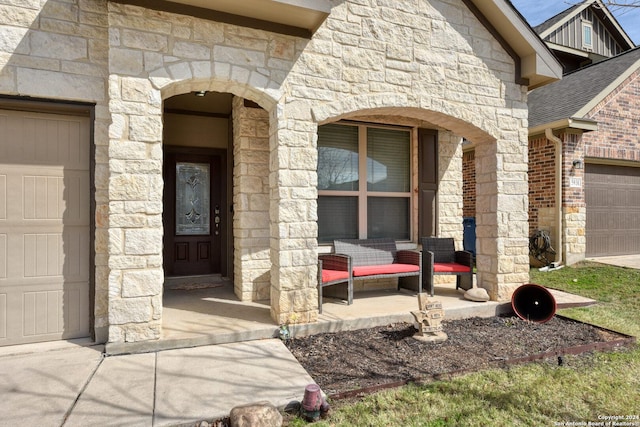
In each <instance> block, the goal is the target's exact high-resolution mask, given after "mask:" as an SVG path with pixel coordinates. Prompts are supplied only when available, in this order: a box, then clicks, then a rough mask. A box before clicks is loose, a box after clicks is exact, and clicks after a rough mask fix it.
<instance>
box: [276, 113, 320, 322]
mask: <svg viewBox="0 0 640 427" xmlns="http://www.w3.org/2000/svg"><path fill="white" fill-rule="evenodd" d="M287 113H289V116H288V117H287ZM284 117H286V120H285V119H284ZM271 130H272V132H271V138H270V152H271V155H270V175H269V185H270V188H271V194H270V199H271V204H270V223H271V317H272V318H273V319H274V320H275V321H276V322H277V323H278V324H283V323H310V322H315V321H316V320H317V318H318V293H317V292H318V291H317V279H316V274H317V246H318V243H317V236H318V225H317V180H318V178H317V172H316V168H317V156H318V153H317V148H316V143H317V125H316V124H315V123H314V122H313V121H312V120H311V118H310V114H309V108H308V107H305V106H298V107H294V106H290V107H289V108H281V107H278V108H276V109H274V110H273V112H272V114H271Z"/></svg>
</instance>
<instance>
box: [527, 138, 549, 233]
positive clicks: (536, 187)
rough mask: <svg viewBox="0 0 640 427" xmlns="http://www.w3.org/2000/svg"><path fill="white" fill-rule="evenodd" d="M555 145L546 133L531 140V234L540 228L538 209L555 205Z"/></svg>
mask: <svg viewBox="0 0 640 427" xmlns="http://www.w3.org/2000/svg"><path fill="white" fill-rule="evenodd" d="M555 185H556V181H555V147H554V144H553V143H552V142H551V141H548V140H547V138H545V136H544V135H540V136H538V137H536V138H534V139H530V140H529V235H531V234H533V232H534V231H536V230H537V229H538V228H539V223H538V210H539V209H540V208H551V207H554V206H555Z"/></svg>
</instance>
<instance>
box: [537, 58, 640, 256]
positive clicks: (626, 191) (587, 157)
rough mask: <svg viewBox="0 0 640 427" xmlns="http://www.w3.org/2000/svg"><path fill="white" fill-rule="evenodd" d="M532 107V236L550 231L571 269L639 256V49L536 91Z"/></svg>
mask: <svg viewBox="0 0 640 427" xmlns="http://www.w3.org/2000/svg"><path fill="white" fill-rule="evenodd" d="M529 108H530V115H529V135H530V136H529V145H530V151H529V165H530V166H529V176H530V177H529V179H530V188H529V195H530V201H529V206H530V208H529V214H530V219H529V221H530V231H533V230H536V229H543V230H547V231H550V232H551V234H552V237H553V241H554V243H553V246H554V247H555V249H556V250H557V251H559V252H560V255H561V257H562V258H561V259H564V260H565V262H566V263H568V264H572V263H574V262H576V261H580V260H583V259H584V258H585V257H593V256H603V255H629V254H639V255H640V131H639V129H640V48H636V49H634V50H631V51H628V52H626V53H623V54H621V55H619V56H616V57H614V58H611V59H608V60H606V61H602V62H599V63H597V64H593V65H590V66H588V67H586V68H583V69H581V70H578V71H574V72H573V73H569V74H567V75H565V76H564V77H563V79H562V80H561V81H559V82H556V83H554V84H551V85H549V86H548V87H545V88H540V89H536V90H534V91H533V92H531V94H530V95H529ZM549 132H552V133H553V134H552V135H550V134H549ZM556 138H558V139H559V141H560V142H561V143H560V144H559V145H561V146H562V151H561V154H560V155H557V154H556V152H555V148H554V144H555V143H556V142H557V141H558V140H557V139H556ZM557 159H561V160H557ZM559 164H561V165H562V167H561V171H562V172H561V173H562V175H559V174H560V170H558V171H557V172H556V167H558V165H559ZM560 176H562V181H561V182H562V189H561V194H562V196H561V197H562V204H561V206H562V210H559V209H557V207H558V205H559V204H558V203H557V200H556V198H555V191H554V187H555V185H556V180H557V179H558V177H560ZM558 214H559V215H558ZM558 218H560V219H561V221H562V227H561V228H562V230H563V232H562V233H561V235H560V236H558V235H557V231H556V230H557V229H558V226H559V224H557V221H558ZM558 239H560V240H558ZM563 254H564V255H563Z"/></svg>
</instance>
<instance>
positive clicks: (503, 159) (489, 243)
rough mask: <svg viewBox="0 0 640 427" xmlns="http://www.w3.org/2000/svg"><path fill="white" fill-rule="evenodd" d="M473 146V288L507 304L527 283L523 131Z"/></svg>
mask: <svg viewBox="0 0 640 427" xmlns="http://www.w3.org/2000/svg"><path fill="white" fill-rule="evenodd" d="M504 134H505V136H509V137H511V138H509V139H506V138H503V139H498V140H497V141H496V142H495V143H493V142H483V143H481V144H478V146H477V147H476V193H477V200H476V237H477V247H476V251H477V261H476V262H477V268H478V284H479V285H480V286H481V287H483V288H485V289H486V290H487V292H488V293H489V295H490V297H491V299H492V300H494V301H507V300H509V299H510V298H511V294H512V293H513V291H514V290H515V289H516V288H517V287H518V286H520V285H522V284H524V283H526V282H528V280H529V245H528V229H529V224H528V215H527V212H528V194H527V193H528V188H529V186H528V173H527V168H528V166H527V150H528V148H527V135H526V129H524V130H522V131H520V132H517V131H514V132H511V133H506V132H505V133H504Z"/></svg>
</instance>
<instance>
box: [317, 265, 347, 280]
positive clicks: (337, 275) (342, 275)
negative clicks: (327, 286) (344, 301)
mask: <svg viewBox="0 0 640 427" xmlns="http://www.w3.org/2000/svg"><path fill="white" fill-rule="evenodd" d="M348 278H349V272H348V271H342V270H325V269H324V268H323V269H322V283H327V282H333V281H334V280H340V279H344V280H347V279H348Z"/></svg>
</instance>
